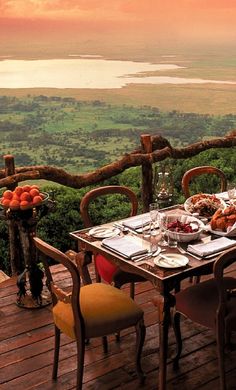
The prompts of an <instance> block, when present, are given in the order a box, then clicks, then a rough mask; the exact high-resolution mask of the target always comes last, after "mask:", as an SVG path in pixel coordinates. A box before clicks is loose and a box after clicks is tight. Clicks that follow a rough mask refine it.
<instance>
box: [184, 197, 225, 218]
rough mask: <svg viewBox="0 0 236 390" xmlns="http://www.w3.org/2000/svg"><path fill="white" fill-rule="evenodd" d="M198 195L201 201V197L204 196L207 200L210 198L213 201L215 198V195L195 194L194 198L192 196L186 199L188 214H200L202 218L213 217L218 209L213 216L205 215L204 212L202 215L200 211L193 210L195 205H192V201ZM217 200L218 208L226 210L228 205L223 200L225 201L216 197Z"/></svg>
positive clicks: (185, 206) (185, 204)
mask: <svg viewBox="0 0 236 390" xmlns="http://www.w3.org/2000/svg"><path fill="white" fill-rule="evenodd" d="M196 195H199V200H200V196H201V195H203V196H206V198H205V199H207V198H208V197H209V198H210V199H211V198H212V197H213V196H214V194H195V195H192V196H190V197H189V198H188V199H186V201H185V202H184V209H185V211H187V212H188V213H190V214H193V213H197V212H198V213H199V215H200V216H203V217H208V218H209V217H211V216H212V215H213V214H214V213H215V211H216V210H217V209H215V211H214V212H212V213H211V214H207V215H206V214H205V213H204V212H203V213H201V212H199V211H198V210H192V207H193V203H192V199H193V197H195V196H196ZM215 198H216V199H217V200H218V201H219V207H218V208H222V209H224V208H225V207H226V206H227V205H226V203H225V201H224V200H223V199H220V198H218V197H217V196H215ZM202 200H204V198H202Z"/></svg>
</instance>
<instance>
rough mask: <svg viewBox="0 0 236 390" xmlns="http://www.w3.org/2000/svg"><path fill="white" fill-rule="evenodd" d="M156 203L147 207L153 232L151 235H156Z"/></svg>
mask: <svg viewBox="0 0 236 390" xmlns="http://www.w3.org/2000/svg"><path fill="white" fill-rule="evenodd" d="M158 209H159V208H158V203H157V202H155V203H150V205H149V214H150V218H151V221H152V227H153V230H152V235H154V236H155V235H156V234H157V231H156V227H157V221H158Z"/></svg>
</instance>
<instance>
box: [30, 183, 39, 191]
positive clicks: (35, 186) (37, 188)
mask: <svg viewBox="0 0 236 390" xmlns="http://www.w3.org/2000/svg"><path fill="white" fill-rule="evenodd" d="M33 188H36V190H39V186H37V185H36V184H33V185H32V186H31V189H33Z"/></svg>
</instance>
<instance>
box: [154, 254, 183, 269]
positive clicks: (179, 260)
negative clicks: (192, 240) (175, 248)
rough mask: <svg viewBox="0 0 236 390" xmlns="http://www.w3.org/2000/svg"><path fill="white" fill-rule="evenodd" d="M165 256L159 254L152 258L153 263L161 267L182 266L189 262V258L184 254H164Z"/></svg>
mask: <svg viewBox="0 0 236 390" xmlns="http://www.w3.org/2000/svg"><path fill="white" fill-rule="evenodd" d="M165 257H166V259H164V258H163V257H160V256H159V257H158V258H157V259H154V263H155V264H156V265H158V267H162V268H179V267H184V266H185V265H187V264H188V262H189V259H188V258H187V257H186V256H183V255H179V254H177V253H169V254H165ZM167 258H168V260H167Z"/></svg>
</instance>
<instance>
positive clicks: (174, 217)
mask: <svg viewBox="0 0 236 390" xmlns="http://www.w3.org/2000/svg"><path fill="white" fill-rule="evenodd" d="M174 221H180V222H181V223H182V224H190V226H191V227H192V228H193V229H197V231H194V232H189V233H186V232H181V231H174V230H170V229H166V232H165V233H166V235H167V236H168V237H169V238H170V239H172V240H175V241H177V242H190V241H194V240H199V238H200V235H201V233H202V231H203V230H204V228H205V225H204V223H203V222H202V221H200V219H198V218H196V217H192V216H190V215H179V214H169V215H167V220H166V224H167V225H168V224H169V223H170V222H174Z"/></svg>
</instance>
